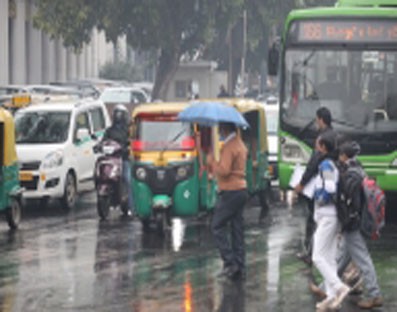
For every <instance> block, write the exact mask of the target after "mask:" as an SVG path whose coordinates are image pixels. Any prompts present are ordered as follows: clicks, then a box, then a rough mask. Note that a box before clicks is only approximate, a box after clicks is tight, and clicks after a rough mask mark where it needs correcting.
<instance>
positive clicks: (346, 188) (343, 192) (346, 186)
mask: <svg viewBox="0 0 397 312" xmlns="http://www.w3.org/2000/svg"><path fill="white" fill-rule="evenodd" d="M347 177H348V178H347ZM363 179H364V171H363V170H362V169H361V168H360V167H350V168H348V169H347V170H346V171H345V173H344V174H343V176H342V177H341V179H340V180H339V183H338V190H337V196H336V198H337V199H336V207H337V215H338V220H339V222H340V224H341V226H342V230H343V231H354V230H358V229H360V223H361V212H362V204H364V198H363V192H362V181H363ZM357 192H358V193H359V196H360V198H361V205H360V207H354V205H353V202H352V199H351V198H352V196H347V194H350V195H351V194H354V193H357Z"/></svg>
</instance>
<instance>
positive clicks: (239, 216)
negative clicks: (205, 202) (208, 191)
mask: <svg viewBox="0 0 397 312" xmlns="http://www.w3.org/2000/svg"><path fill="white" fill-rule="evenodd" d="M247 200H248V193H247V191H246V190H238V191H223V192H221V193H220V194H219V199H218V203H217V205H216V207H215V212H214V216H213V219H212V225H211V229H212V233H213V235H214V237H215V243H216V245H217V247H218V250H219V252H220V254H221V257H222V260H223V263H224V267H227V266H232V265H234V266H238V268H239V269H240V270H242V271H243V270H245V246H244V218H243V210H244V206H245V204H246V202H247ZM229 225H230V230H231V235H230V236H231V242H230V241H229V239H228V226H229Z"/></svg>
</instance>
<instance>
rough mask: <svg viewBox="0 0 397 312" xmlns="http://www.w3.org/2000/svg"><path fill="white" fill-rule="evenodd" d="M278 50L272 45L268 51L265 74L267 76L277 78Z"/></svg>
mask: <svg viewBox="0 0 397 312" xmlns="http://www.w3.org/2000/svg"><path fill="white" fill-rule="evenodd" d="M279 53H280V51H279V49H278V47H277V46H276V45H275V44H273V45H272V47H271V48H270V50H269V54H268V58H267V72H268V74H269V76H277V72H278V62H279Z"/></svg>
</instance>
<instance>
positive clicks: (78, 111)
mask: <svg viewBox="0 0 397 312" xmlns="http://www.w3.org/2000/svg"><path fill="white" fill-rule="evenodd" d="M109 124H110V121H109V116H108V114H107V111H106V108H105V106H104V105H103V103H102V102H100V101H95V100H91V99H84V100H75V101H72V102H67V103H65V102H63V103H56V102H55V103H48V104H37V105H32V106H29V107H27V108H24V109H21V110H19V111H18V112H17V113H16V115H15V128H16V148H17V155H18V159H19V163H20V172H19V177H20V183H21V186H22V187H24V188H25V191H24V194H23V196H24V198H26V199H28V200H29V199H43V202H44V203H45V202H46V201H47V199H49V198H57V199H60V200H61V203H62V205H63V207H64V208H65V209H71V208H73V207H74V205H75V203H76V198H77V194H78V192H79V191H81V190H86V189H88V188H89V187H92V186H93V174H94V166H95V162H96V158H97V157H98V156H97V155H95V154H94V153H93V146H94V145H95V143H96V142H97V140H98V139H100V138H101V137H102V136H103V133H104V130H105V129H106V128H107V127H108V126H109Z"/></svg>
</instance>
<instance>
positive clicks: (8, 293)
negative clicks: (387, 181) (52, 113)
mask: <svg viewBox="0 0 397 312" xmlns="http://www.w3.org/2000/svg"><path fill="white" fill-rule="evenodd" d="M258 214H259V208H258V207H255V206H253V207H250V208H247V210H246V213H245V217H246V245H247V267H248V272H247V279H246V281H245V282H239V283H238V282H237V283H232V282H227V281H222V280H219V279H217V278H216V274H217V272H219V271H220V269H221V262H220V260H219V256H218V253H217V251H216V250H215V247H214V244H213V241H212V237H211V234H210V232H209V227H208V224H207V221H206V220H205V219H204V220H189V221H188V222H182V221H180V220H174V221H173V227H172V230H169V231H166V233H165V235H161V234H159V233H157V232H156V231H154V230H153V231H150V232H149V233H142V228H141V225H140V223H139V222H138V221H133V220H131V219H129V218H121V217H120V213H119V211H112V214H111V218H110V220H109V221H107V222H99V221H98V218H97V215H96V209H95V197H94V196H93V194H89V193H88V194H85V195H84V196H83V198H82V199H81V201H80V202H79V205H78V207H77V208H76V209H75V210H74V211H72V212H70V213H68V214H67V213H64V212H62V211H61V210H60V208H59V207H57V206H56V205H54V204H53V205H50V206H49V207H47V208H45V209H39V208H38V207H28V208H27V209H26V211H25V215H24V219H23V223H22V225H21V229H20V230H19V231H17V232H15V233H11V232H8V229H7V226H6V224H5V222H4V223H1V224H0V248H1V250H2V254H1V258H0V311H23V312H25V311H137V312H138V311H139V312H142V311H172V312H174V311H184V312H191V311H197V312H198V311H203V312H205V311H236V312H243V311H247V312H251V311H253V312H254V311H286V312H287V311H314V310H315V309H314V306H315V302H316V301H315V298H314V297H313V296H312V295H311V293H310V292H309V290H308V287H307V285H308V279H309V277H310V276H311V274H310V270H309V269H308V268H307V267H306V266H305V265H304V264H303V263H301V262H299V261H298V260H296V258H295V256H294V255H295V253H296V252H297V251H299V249H300V245H301V237H302V233H303V229H304V219H303V209H302V207H301V206H300V205H295V206H294V207H293V208H287V207H286V205H285V204H283V203H276V204H273V205H272V210H271V214H270V217H269V218H268V219H267V220H266V221H265V222H264V223H261V224H260V223H258V222H257V216H258ZM396 241H397V228H396V227H395V226H392V225H389V226H388V227H387V228H386V230H385V233H384V235H383V237H382V238H381V240H380V241H377V242H371V244H370V248H371V251H372V254H373V257H374V261H375V265H376V268H377V271H378V275H379V280H380V285H381V287H382V290H383V292H384V295H385V306H384V308H383V309H381V310H377V311H390V312H391V311H397V267H396V264H397V243H396ZM355 299H356V298H354V297H350V298H349V301H348V302H346V304H345V305H344V307H343V309H342V311H345V312H348V311H359V309H357V308H355V306H354V304H352V303H351V301H354V300H355Z"/></svg>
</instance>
